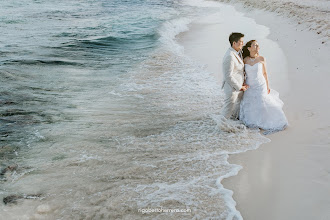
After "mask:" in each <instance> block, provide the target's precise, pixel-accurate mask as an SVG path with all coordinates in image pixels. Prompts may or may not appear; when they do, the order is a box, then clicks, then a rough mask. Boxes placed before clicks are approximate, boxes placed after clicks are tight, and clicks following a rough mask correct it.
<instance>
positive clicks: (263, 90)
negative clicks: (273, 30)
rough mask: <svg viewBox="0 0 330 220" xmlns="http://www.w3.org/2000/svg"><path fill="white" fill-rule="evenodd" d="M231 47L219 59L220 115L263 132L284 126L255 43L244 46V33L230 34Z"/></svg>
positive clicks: (280, 108) (277, 100)
mask: <svg viewBox="0 0 330 220" xmlns="http://www.w3.org/2000/svg"><path fill="white" fill-rule="evenodd" d="M229 42H230V45H231V47H230V48H229V49H228V50H227V52H226V54H225V56H224V58H223V64H222V67H223V84H222V88H223V89H224V93H225V101H224V106H223V107H222V115H223V116H224V117H225V118H227V119H239V120H241V121H242V122H243V123H244V124H245V125H246V126H247V127H250V128H261V129H263V130H265V133H271V132H275V131H280V130H283V129H285V128H286V127H287V126H288V121H287V119H286V117H285V114H284V112H283V110H282V107H283V102H282V101H281V100H280V98H279V94H278V92H276V91H275V90H273V89H270V88H269V83H268V76H267V69H266V60H265V58H264V57H262V56H260V55H259V44H258V42H257V41H256V40H251V41H249V42H247V43H246V44H245V46H243V45H244V34H241V33H231V34H230V36H229Z"/></svg>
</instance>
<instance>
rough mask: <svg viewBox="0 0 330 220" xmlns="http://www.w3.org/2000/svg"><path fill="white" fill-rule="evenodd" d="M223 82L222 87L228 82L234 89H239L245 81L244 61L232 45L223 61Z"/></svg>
mask: <svg viewBox="0 0 330 220" xmlns="http://www.w3.org/2000/svg"><path fill="white" fill-rule="evenodd" d="M222 72H223V80H222V81H223V82H222V86H221V88H224V85H225V83H226V82H227V83H228V84H229V85H230V87H231V88H232V89H233V90H236V91H239V90H240V89H241V88H242V85H243V82H244V62H243V60H242V59H241V57H240V56H239V55H238V52H237V51H236V50H235V49H234V48H232V47H230V48H229V49H228V50H227V52H226V53H225V55H224V57H223V63H222Z"/></svg>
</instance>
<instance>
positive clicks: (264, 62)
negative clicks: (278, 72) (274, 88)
mask: <svg viewBox="0 0 330 220" xmlns="http://www.w3.org/2000/svg"><path fill="white" fill-rule="evenodd" d="M262 64H263V66H264V77H265V80H266V85H267V91H268V94H269V93H270V88H269V83H268V75H267V68H266V59H265V58H263V62H262Z"/></svg>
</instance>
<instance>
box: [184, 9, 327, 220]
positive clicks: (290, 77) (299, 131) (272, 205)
mask: <svg viewBox="0 0 330 220" xmlns="http://www.w3.org/2000/svg"><path fill="white" fill-rule="evenodd" d="M234 6H235V9H236V10H238V11H239V12H240V13H244V16H246V17H249V18H252V19H254V20H256V23H257V24H260V25H264V26H266V27H268V28H269V32H270V33H269V34H268V35H267V38H269V39H271V40H272V41H274V42H277V43H278V45H279V46H280V48H281V49H283V52H284V54H283V55H284V57H285V61H286V63H287V66H285V68H286V69H287V75H286V78H283V77H282V78H281V80H278V79H276V77H278V76H274V81H272V80H271V81H270V86H271V88H272V85H276V87H275V89H276V90H277V91H279V93H280V98H281V99H282V100H283V101H284V108H283V110H284V112H285V113H286V116H287V118H288V120H289V127H288V128H287V129H286V130H285V131H282V132H278V133H275V134H271V135H267V136H266V137H267V138H269V139H271V142H270V143H266V144H262V145H261V146H259V148H258V149H256V150H252V151H251V150H250V151H247V152H245V153H240V154H234V155H233V154H231V155H229V159H228V162H229V163H230V164H235V165H241V166H242V167H243V168H242V169H241V170H240V171H239V172H238V175H237V176H232V177H230V178H227V179H223V180H222V182H221V184H223V186H224V188H226V189H229V190H232V191H233V199H234V201H235V202H236V209H237V210H238V211H239V212H240V213H241V214H242V216H243V218H244V219H248V220H249V219H251V220H258V219H269V220H272V219H274V220H278V219H306V220H307V219H320V218H321V219H322V218H324V219H327V218H329V217H330V213H329V211H328V210H327V207H329V205H330V199H329V197H330V187H329V186H327V185H329V184H328V183H329V182H330V177H329V171H330V163H329V162H327V161H326V160H327V157H326V155H330V149H329V148H328V147H327V146H328V145H329V140H327V136H328V134H329V130H330V129H329V124H330V123H329V121H330V120H329V116H328V114H327V109H328V108H329V107H330V103H329V102H327V101H326V100H327V97H326V94H327V91H326V88H327V82H328V81H329V76H327V74H326V73H327V72H328V69H329V68H328V67H329V66H328V64H327V51H329V50H328V46H327V44H323V43H322V42H323V39H322V38H320V37H319V36H318V35H316V34H315V33H314V32H311V31H308V30H298V29H296V28H295V27H296V22H295V21H293V20H292V19H290V18H283V17H280V16H279V15H278V14H276V13H271V12H268V11H262V10H250V11H249V10H248V9H246V7H244V6H242V5H241V4H235V5H234ZM221 22H222V23H226V22H228V21H221ZM221 22H219V23H221ZM228 24H229V23H228ZM257 24H256V25H257ZM211 26H212V25H209V28H206V27H205V26H204V27H202V26H200V27H198V25H197V26H196V25H194V24H192V27H191V29H190V30H189V31H188V32H189V33H186V34H185V36H184V39H182V40H181V41H182V42H181V43H186V44H189V42H188V43H187V42H185V41H187V40H188V41H189V37H190V38H194V37H195V38H198V36H194V34H193V33H195V34H196V33H199V32H202V31H210V30H212V28H213V29H216V24H215V25H213V27H211ZM235 31H236V30H235ZM214 33H216V32H212V33H211V34H210V35H216V34H214ZM218 33H219V34H220V35H221V34H223V33H221V31H220V32H219V31H218ZM225 35H226V34H225ZM187 36H188V37H187ZM199 36H200V35H199ZM181 37H182V36H181ZM217 37H219V36H213V39H211V40H210V41H209V42H208V44H214V45H211V46H210V45H198V46H199V47H201V46H203V47H210V48H211V47H212V48H214V50H213V51H210V52H209V53H208V54H207V55H206V57H203V54H201V53H198V52H196V51H195V52H194V51H193V49H191V51H189V50H188V51H187V53H190V54H191V55H192V56H194V58H195V59H198V60H199V61H201V62H202V63H203V64H205V65H207V67H208V69H209V71H211V72H213V73H215V74H217V75H215V76H216V78H217V81H218V82H220V81H221V77H222V74H221V73H220V71H221V62H220V61H221V58H222V57H218V52H214V51H216V50H217V49H220V50H223V47H222V46H221V45H220V44H221V42H219V40H217V39H219V38H217ZM226 37H227V35H226ZM248 40H249V39H248V38H246V37H245V42H247V41H248ZM257 40H258V39H257ZM306 42H308V43H306ZM262 45H263V44H262ZM262 45H261V46H262ZM224 52H225V51H223V53H224ZM261 53H262V54H264V51H263V50H262V49H261ZM304 54H308V55H309V56H304ZM222 55H223V54H222ZM297 55H298V56H297ZM204 56H205V54H204ZM215 56H217V57H215ZM267 57H268V56H266V58H267ZM267 60H269V59H267ZM276 63H280V64H281V65H282V64H283V63H282V62H280V61H278V60H276ZM272 66H276V64H274V63H273V64H272ZM268 69H269V68H268ZM311 73H312V74H311ZM285 80H287V81H288V82H287V83H288V84H287V85H286V86H283V85H282V84H283V81H285ZM277 86H281V88H280V89H278V87H277ZM285 87H288V88H285ZM306 198H308V199H306ZM251 201H252V202H251Z"/></svg>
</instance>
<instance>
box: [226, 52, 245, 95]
mask: <svg viewBox="0 0 330 220" xmlns="http://www.w3.org/2000/svg"><path fill="white" fill-rule="evenodd" d="M233 71H234V61H233V59H232V57H231V56H230V55H229V56H227V57H225V59H224V61H223V73H224V77H225V79H224V80H225V81H226V82H227V83H229V84H230V85H231V87H233V88H234V89H235V90H236V91H239V90H240V89H241V88H242V85H240V84H239V83H238V81H237V80H236V79H235V78H234V77H233Z"/></svg>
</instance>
